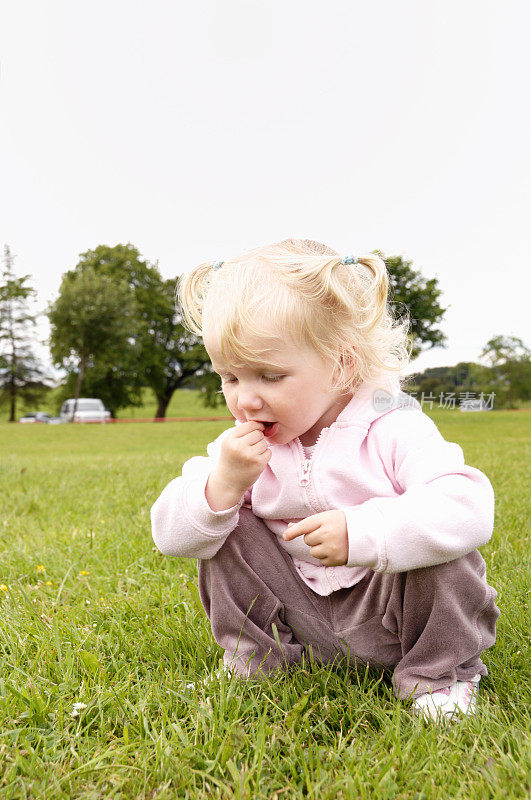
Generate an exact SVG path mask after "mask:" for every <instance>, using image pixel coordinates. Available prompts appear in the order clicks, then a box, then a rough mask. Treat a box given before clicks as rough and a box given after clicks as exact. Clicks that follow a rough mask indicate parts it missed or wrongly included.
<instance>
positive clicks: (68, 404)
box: [60, 397, 111, 422]
mask: <svg viewBox="0 0 531 800" xmlns="http://www.w3.org/2000/svg"><path fill="white" fill-rule="evenodd" d="M74 404H75V400H73V399H69V400H65V401H64V403H63V405H62V406H61V414H60V416H61V419H62V420H64V421H65V422H70V421H71V420H72V412H73V411H74ZM110 418H111V412H110V411H108V410H107V409H106V408H105V406H104V405H103V402H102V401H101V400H98V399H97V398H94V397H80V398H79V399H78V401H77V408H76V413H75V414H74V420H73V421H74V422H107V420H109V419H110Z"/></svg>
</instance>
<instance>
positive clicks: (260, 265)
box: [176, 239, 411, 393]
mask: <svg viewBox="0 0 531 800" xmlns="http://www.w3.org/2000/svg"><path fill="white" fill-rule="evenodd" d="M388 290H389V278H388V275H387V270H386V267H385V263H384V261H383V260H382V259H381V258H380V257H379V256H377V255H373V254H371V255H366V256H358V263H357V264H343V263H342V261H341V256H340V255H339V253H337V252H336V251H335V250H332V249H331V248H330V247H327V246H326V245H324V244H320V243H319V242H314V241H312V240H310V239H284V240H283V241H281V242H277V243H276V244H271V245H265V246H263V247H257V248H255V249H253V250H248V251H244V252H243V253H242V254H241V255H239V256H236V257H235V258H231V259H228V260H227V261H224V262H223V266H222V267H221V269H216V270H214V269H213V268H212V262H209V263H203V264H199V265H198V266H197V267H195V268H194V269H193V270H192V271H191V272H188V273H185V274H183V275H180V276H179V278H178V281H177V290H176V298H177V303H178V306H180V308H181V309H182V312H183V315H184V320H183V325H185V327H188V329H189V330H190V331H191V332H192V333H195V334H197V335H199V336H203V330H204V323H205V322H206V323H207V325H206V327H207V328H208V327H210V324H211V323H212V325H214V326H215V331H216V335H217V337H218V341H219V342H220V349H221V353H222V356H223V358H224V359H225V361H227V362H231V361H232V362H234V363H235V365H236V364H238V365H240V364H242V365H243V364H253V363H258V362H259V361H260V360H261V358H260V352H262V353H263V352H265V350H257V349H256V348H249V347H248V346H247V344H246V341H245V337H246V336H247V335H248V334H251V335H254V336H258V337H262V338H265V337H264V330H263V328H261V327H260V325H259V324H258V322H259V320H260V317H261V316H262V315H263V312H265V315H266V319H267V321H268V323H271V324H272V325H273V327H274V329H275V330H276V331H278V333H279V335H281V336H282V337H284V338H285V337H286V334H287V335H291V338H292V340H293V342H294V343H295V344H296V345H302V346H309V347H311V348H313V350H314V351H315V352H317V353H318V354H319V355H320V356H321V358H322V359H323V360H324V361H326V362H328V363H330V362H332V363H334V370H333V375H334V376H336V377H335V378H334V379H333V380H332V384H331V386H330V390H331V391H339V392H340V393H350V392H352V393H354V392H355V391H356V390H357V388H358V387H359V386H360V385H361V383H363V382H364V381H369V382H377V381H380V382H381V381H385V380H386V379H391V381H392V382H393V383H395V382H396V380H397V378H398V381H399V383H400V382H401V381H402V380H403V381H405V380H406V378H402V377H401V376H400V373H401V372H402V370H403V369H404V367H405V366H406V365H407V364H408V362H409V360H410V355H411V344H410V342H409V338H408V332H409V319H408V318H405V319H402V320H396V319H395V318H394V316H393V313H392V311H391V309H390V307H389V305H388V302H387V296H388ZM261 312H262V313H261ZM352 365H354V370H353V371H352V370H351V369H350V367H351V366H352Z"/></svg>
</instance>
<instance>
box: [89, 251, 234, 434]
mask: <svg viewBox="0 0 531 800" xmlns="http://www.w3.org/2000/svg"><path fill="white" fill-rule="evenodd" d="M87 268H92V269H94V270H95V271H96V273H97V274H99V275H106V276H108V277H109V278H112V279H113V280H115V281H123V282H124V283H126V284H127V286H128V288H129V291H130V292H131V294H132V296H133V297H134V300H135V304H136V310H137V319H136V326H135V334H134V337H132V338H131V339H130V340H129V342H126V343H123V348H122V351H121V354H120V358H119V359H118V361H117V363H116V365H115V371H114V372H113V373H112V374H110V373H109V371H108V369H103V368H102V366H101V365H100V364H98V363H95V364H94V369H93V370H91V378H90V380H91V385H95V386H99V387H100V389H99V391H100V394H99V395H98V396H101V397H102V399H104V397H106V396H107V392H108V390H109V389H110V388H112V387H113V386H114V388H112V394H113V395H114V396H118V394H119V392H121V393H122V395H121V396H122V398H123V403H122V402H120V406H122V405H124V406H125V405H130V404H131V405H135V404H136V402H137V401H136V400H134V398H135V397H136V395H137V394H139V390H140V388H141V387H142V386H149V387H150V388H151V389H152V390H153V392H154V394H155V397H156V398H157V403H158V407H157V411H156V416H157V417H159V418H163V417H165V416H166V411H167V408H168V404H169V402H170V400H171V398H172V396H173V393H174V392H175V390H176V389H178V388H186V387H188V386H190V385H191V383H192V381H194V379H195V380H197V381H198V382H199V383H201V384H206V386H207V387H208V388H207V390H206V404H207V405H208V404H210V405H211V404H212V398H213V397H215V394H214V392H215V389H214V384H215V388H219V385H218V383H217V382H216V378H217V376H214V375H212V377H211V376H210V375H209V374H208V370H209V367H210V360H209V358H208V354H207V352H206V350H205V348H204V346H203V344H202V342H201V340H200V339H199V338H198V337H197V336H194V335H193V334H191V333H190V332H189V331H188V330H186V329H185V328H184V327H183V326H182V324H181V319H182V317H181V315H180V314H179V311H178V310H176V309H175V286H176V280H175V279H168V280H164V279H163V278H162V276H161V274H160V272H159V269H158V264H157V263H156V262H155V263H153V264H151V263H150V262H149V261H147V260H145V259H143V258H142V256H141V255H140V253H139V251H138V249H137V248H136V247H134V246H133V245H132V244H131V243H130V242H129V243H128V244H126V245H123V244H117V245H115V246H114V247H110V246H108V245H98V246H97V247H96V248H94V250H88V251H87V252H85V253H82V254H81V256H80V261H79V263H78V265H77V267H76V269H77V270H79V271H83V270H85V269H87ZM203 375H204V377H202V376H203ZM118 378H119V381H120V383H119V385H118V384H117V383H114V384H113V383H111V381H116V380H117V379H118ZM211 384H212V385H211ZM127 398H129V402H125V401H126V400H127ZM132 400H133V402H131V401H132ZM107 402H108V401H107ZM108 407H109V408H111V406H110V405H109V406H108ZM111 410H112V408H111Z"/></svg>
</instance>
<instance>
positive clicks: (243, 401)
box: [238, 388, 262, 411]
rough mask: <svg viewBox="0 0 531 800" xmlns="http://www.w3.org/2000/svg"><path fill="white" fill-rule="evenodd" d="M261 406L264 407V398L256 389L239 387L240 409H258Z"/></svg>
mask: <svg viewBox="0 0 531 800" xmlns="http://www.w3.org/2000/svg"><path fill="white" fill-rule="evenodd" d="M260 408H262V400H261V398H260V396H259V395H258V394H257V393H256V391H254V390H253V389H251V388H248V389H245V388H244V389H241V388H240V389H239V391H238V409H239V410H240V411H258V410H259V409H260Z"/></svg>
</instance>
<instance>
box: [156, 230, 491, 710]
mask: <svg viewBox="0 0 531 800" xmlns="http://www.w3.org/2000/svg"><path fill="white" fill-rule="evenodd" d="M387 293H388V276H387V272H386V268H385V264H384V262H383V261H382V259H380V258H378V257H377V256H375V255H368V256H363V257H359V258H355V257H353V256H347V257H344V258H341V257H340V256H339V255H338V253H337V252H335V251H334V250H332V249H330V248H329V247H326V246H325V245H322V244H319V243H317V242H313V241H309V240H294V239H288V240H285V241H283V242H279V243H278V244H275V245H270V246H267V247H261V248H257V249H255V250H252V251H247V252H244V253H243V254H242V255H240V256H238V257H236V258H234V259H231V260H230V261H225V262H216V263H215V264H213V265H212V264H201V265H200V266H198V267H196V268H195V269H194V270H192V272H190V273H188V274H185V275H183V276H181V277H180V279H179V287H178V295H179V305H180V306H181V307H182V310H183V313H184V316H185V318H186V322H187V324H188V326H189V328H190V330H191V331H193V332H194V333H196V334H199V335H201V336H202V337H203V341H204V344H205V347H206V350H207V352H208V354H209V357H210V358H211V361H212V365H213V368H214V370H215V371H216V372H217V373H219V375H220V376H221V379H222V391H223V394H224V396H225V399H226V402H227V405H228V408H229V410H230V412H231V414H232V415H233V416H234V417H235V425H234V426H233V427H231V428H229V429H227V430H226V431H224V432H223V433H222V434H221V435H220V436H218V438H217V439H216V440H215V441H214V442H212V443H211V444H209V445H208V446H207V454H208V456H207V457H203V456H196V457H194V458H191V459H189V460H188V461H187V462H186V463H185V464H184V466H183V469H182V475H181V477H178V478H175V479H174V480H172V481H171V482H170V483H169V484H168V486H166V488H165V489H164V491H163V492H162V494H161V495H160V497H159V498H158V500H157V501H156V502H155V504H154V505H153V507H152V509H151V519H152V530H153V539H154V541H155V543H156V545H157V547H158V548H159V549H160V550H161V551H162V552H163V553H165V554H166V555H170V556H180V557H185V558H197V559H198V567H199V592H200V597H201V601H202V603H203V606H204V608H205V611H206V613H207V614H208V617H209V619H210V624H211V627H212V632H213V635H214V638H215V639H216V641H217V642H218V643H219V644H220V645H221V647H222V648H223V649H224V658H223V660H224V664H225V666H226V667H227V669H230V670H233V671H235V672H236V673H238V674H239V675H241V676H244V675H256V676H257V677H260V675H263V674H267V673H269V672H271V671H272V670H274V669H276V668H284V667H286V666H287V665H289V664H293V663H299V662H300V661H301V658H302V654H303V652H304V651H306V652H310V651H311V652H312V653H313V656H314V658H315V659H316V660H318V661H319V662H321V663H326V662H328V661H330V660H332V659H333V658H334V657H335V656H336V655H337V654H338V653H339V654H341V655H342V656H345V655H347V656H349V657H351V656H352V657H355V659H356V660H361V661H362V662H366V663H370V664H376V665H383V666H384V667H387V668H390V669H393V670H394V674H393V685H394V689H395V692H396V695H397V696H398V697H400V698H412V699H413V710H414V713H417V714H421V715H423V716H425V717H426V718H434V719H440V718H446V717H451V716H452V715H454V714H456V713H458V712H463V713H465V714H471V713H473V711H474V710H475V707H476V702H477V699H476V694H477V687H478V683H479V680H480V677H481V675H486V674H487V668H486V667H485V665H484V663H483V662H482V660H481V654H482V652H483V650H485V649H486V648H488V647H491V646H492V645H493V644H494V641H495V624H496V619H497V617H498V615H499V610H498V609H497V607H496V605H495V602H494V599H495V597H496V592H495V591H494V589H492V588H491V587H490V586H489V585H488V584H487V582H486V577H485V574H486V567H485V561H484V560H483V558H482V556H481V555H480V554H479V552H478V550H477V549H476V548H477V547H479V546H481V545H483V544H485V542H487V541H488V540H489V538H490V536H491V533H492V528H493V516H494V494H493V490H492V487H491V484H490V482H489V480H488V479H487V478H486V476H485V475H484V474H483V473H482V472H480V471H479V470H477V469H475V468H474V467H469V466H467V465H466V464H465V463H464V459H463V452H462V450H461V448H460V447H459V446H458V445H457V444H452V443H449V442H446V441H445V440H444V439H443V437H442V436H441V434H440V433H439V430H438V429H437V427H436V426H435V424H434V423H433V422H432V421H431V419H430V418H429V417H428V416H427V415H426V414H424V413H423V411H422V409H421V407H420V405H419V403H418V402H417V401H416V400H414V399H413V398H412V397H409V396H407V395H406V394H404V393H403V392H402V391H401V386H400V380H401V379H400V374H401V372H402V371H403V368H404V367H405V366H406V364H407V363H408V360H409V352H410V351H409V346H408V321H407V320H396V319H394V318H393V316H392V313H391V310H390V308H389V306H388V304H387Z"/></svg>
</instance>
